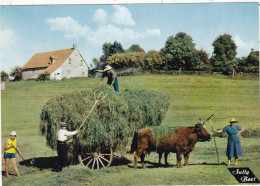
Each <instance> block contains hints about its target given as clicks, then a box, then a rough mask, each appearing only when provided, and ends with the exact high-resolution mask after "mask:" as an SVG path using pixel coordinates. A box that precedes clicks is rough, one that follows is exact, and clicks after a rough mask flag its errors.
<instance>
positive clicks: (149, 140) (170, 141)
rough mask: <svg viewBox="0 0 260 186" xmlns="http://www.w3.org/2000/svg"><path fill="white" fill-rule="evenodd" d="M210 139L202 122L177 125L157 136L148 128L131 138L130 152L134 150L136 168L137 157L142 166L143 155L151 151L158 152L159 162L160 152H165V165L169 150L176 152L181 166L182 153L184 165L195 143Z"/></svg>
mask: <svg viewBox="0 0 260 186" xmlns="http://www.w3.org/2000/svg"><path fill="white" fill-rule="evenodd" d="M210 139H211V137H210V134H209V133H208V132H207V131H206V129H205V128H204V126H203V125H202V124H196V125H195V126H194V127H177V128H176V130H175V131H174V132H172V133H169V134H167V135H163V136H159V137H157V136H154V135H153V134H152V130H151V129H150V128H148V129H145V130H144V131H142V132H140V133H139V134H138V135H137V134H136V135H135V136H134V138H133V144H132V152H134V150H136V153H135V155H134V161H135V162H134V168H137V160H138V159H139V157H141V162H142V166H143V168H144V167H145V166H144V157H145V155H147V154H148V153H150V152H151V151H154V152H157V153H159V163H160V162H161V157H162V153H165V165H167V155H168V154H169V153H170V152H173V153H176V159H177V167H178V168H179V167H181V159H182V155H184V158H185V166H188V165H189V162H188V160H189V156H190V152H191V151H193V149H194V147H195V144H196V143H197V142H198V141H200V142H202V141H210Z"/></svg>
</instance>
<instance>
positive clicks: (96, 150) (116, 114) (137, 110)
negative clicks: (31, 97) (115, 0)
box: [40, 86, 169, 169]
mask: <svg viewBox="0 0 260 186" xmlns="http://www.w3.org/2000/svg"><path fill="white" fill-rule="evenodd" d="M93 95H94V96H93ZM96 95H98V96H96ZM93 98H94V99H93ZM168 106H169V102H168V99H167V98H166V97H165V96H164V95H162V94H161V93H159V92H156V91H150V90H140V89H138V90H125V91H121V92H120V93H115V92H114V91H113V90H112V89H109V88H107V87H106V86H102V87H98V88H93V89H90V90H86V91H77V92H70V93H66V94H62V95H59V96H57V97H55V98H52V99H51V100H49V101H48V102H47V103H46V104H45V106H44V107H43V109H42V113H41V124H40V130H41V133H42V135H45V136H46V140H47V144H48V145H49V146H50V147H51V148H52V149H56V145H57V144H56V143H57V141H56V132H57V130H58V129H59V122H60V121H61V120H65V121H66V122H67V125H68V126H67V129H68V130H69V131H72V130H76V129H79V131H80V132H79V133H78V134H77V135H76V136H75V137H74V139H73V142H72V143H71V144H70V145H69V149H68V152H69V157H72V158H73V160H74V162H75V159H78V162H79V163H80V164H81V165H83V166H86V167H89V168H91V169H100V168H105V167H109V166H110V165H111V163H112V161H113V157H114V152H115V150H117V149H118V147H119V146H120V147H122V146H126V144H127V143H128V142H129V138H131V137H132V136H133V134H134V132H135V131H136V130H138V129H141V128H145V127H149V126H158V125H160V124H161V122H162V119H163V118H164V116H165V114H166V111H167V110H168ZM82 118H83V119H82Z"/></svg>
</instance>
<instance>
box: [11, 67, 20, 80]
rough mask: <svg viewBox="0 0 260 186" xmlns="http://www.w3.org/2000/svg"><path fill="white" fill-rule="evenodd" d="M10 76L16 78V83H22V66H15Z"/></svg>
mask: <svg viewBox="0 0 260 186" xmlns="http://www.w3.org/2000/svg"><path fill="white" fill-rule="evenodd" d="M10 76H11V77H13V78H14V81H20V80H22V79H23V74H22V68H21V67H20V66H15V67H14V68H12V71H11V73H10Z"/></svg>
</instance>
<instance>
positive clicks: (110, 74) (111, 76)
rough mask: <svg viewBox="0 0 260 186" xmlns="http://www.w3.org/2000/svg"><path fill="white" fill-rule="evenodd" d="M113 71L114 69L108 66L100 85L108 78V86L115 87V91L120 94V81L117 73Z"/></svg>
mask: <svg viewBox="0 0 260 186" xmlns="http://www.w3.org/2000/svg"><path fill="white" fill-rule="evenodd" d="M111 69H112V67H111V66H109V65H107V66H106V67H105V69H104V72H103V74H102V77H101V79H100V81H99V85H101V83H102V81H103V80H104V78H105V77H107V84H109V85H110V88H112V86H114V90H115V91H117V92H118V91H119V88H118V80H117V77H116V73H115V71H113V70H111Z"/></svg>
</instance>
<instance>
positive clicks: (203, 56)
mask: <svg viewBox="0 0 260 186" xmlns="http://www.w3.org/2000/svg"><path fill="white" fill-rule="evenodd" d="M197 55H198V57H199V63H198V64H197V66H196V67H195V68H196V69H197V70H208V69H210V68H211V65H210V61H209V55H208V53H207V51H205V50H203V49H200V50H199V51H197Z"/></svg>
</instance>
